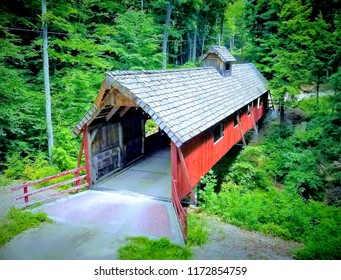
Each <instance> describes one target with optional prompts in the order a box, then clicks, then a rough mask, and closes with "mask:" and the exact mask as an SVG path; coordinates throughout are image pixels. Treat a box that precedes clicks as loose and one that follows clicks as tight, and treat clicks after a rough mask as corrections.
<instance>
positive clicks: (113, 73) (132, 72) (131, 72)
mask: <svg viewBox="0 0 341 280" xmlns="http://www.w3.org/2000/svg"><path fill="white" fill-rule="evenodd" d="M208 68H212V69H214V68H213V67H195V68H179V69H166V70H123V71H122V70H115V71H109V72H107V73H106V74H107V75H110V76H120V75H139V74H160V73H172V72H191V71H199V70H200V71H201V70H204V69H208Z"/></svg>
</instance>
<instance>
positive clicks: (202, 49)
mask: <svg viewBox="0 0 341 280" xmlns="http://www.w3.org/2000/svg"><path fill="white" fill-rule="evenodd" d="M206 22H207V13H206V16H205V22H204V34H203V36H202V45H201V56H203V55H204V50H205V40H206Z"/></svg>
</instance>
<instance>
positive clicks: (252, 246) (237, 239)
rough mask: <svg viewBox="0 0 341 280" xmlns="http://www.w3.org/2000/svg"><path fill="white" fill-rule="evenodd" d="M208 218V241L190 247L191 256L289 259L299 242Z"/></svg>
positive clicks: (214, 258)
mask: <svg viewBox="0 0 341 280" xmlns="http://www.w3.org/2000/svg"><path fill="white" fill-rule="evenodd" d="M207 218H208V219H209V222H208V223H209V224H208V228H209V236H208V241H207V242H206V243H205V244H203V245H202V246H200V247H199V246H196V247H193V249H192V252H193V256H192V258H193V259H195V260H292V259H293V258H294V257H293V255H294V250H295V249H297V248H299V247H301V246H302V244H300V243H297V242H294V241H285V240H282V239H281V238H278V237H272V236H265V235H262V234H260V233H258V232H253V231H248V230H245V229H241V228H238V227H236V226H233V225H230V224H227V223H224V222H222V221H221V220H220V219H219V218H216V217H212V216H207Z"/></svg>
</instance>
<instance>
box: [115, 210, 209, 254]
mask: <svg viewBox="0 0 341 280" xmlns="http://www.w3.org/2000/svg"><path fill="white" fill-rule="evenodd" d="M207 226H208V222H207V218H206V217H204V216H203V215H200V214H197V213H192V212H188V242H187V245H186V246H185V247H181V246H178V245H174V244H172V243H171V242H170V241H169V240H168V239H167V238H160V239H157V240H151V239H149V238H147V237H143V236H138V237H129V238H127V243H126V244H125V245H123V246H121V247H120V248H119V249H118V253H119V258H120V259H121V260H188V259H190V258H191V246H200V245H202V244H204V243H205V242H206V241H207V239H208V230H207Z"/></svg>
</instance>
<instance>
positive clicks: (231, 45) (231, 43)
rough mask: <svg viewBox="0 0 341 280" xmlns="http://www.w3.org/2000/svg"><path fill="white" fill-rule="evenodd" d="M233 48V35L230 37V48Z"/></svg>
mask: <svg viewBox="0 0 341 280" xmlns="http://www.w3.org/2000/svg"><path fill="white" fill-rule="evenodd" d="M233 48H234V36H232V37H231V38H230V50H231V51H233Z"/></svg>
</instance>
